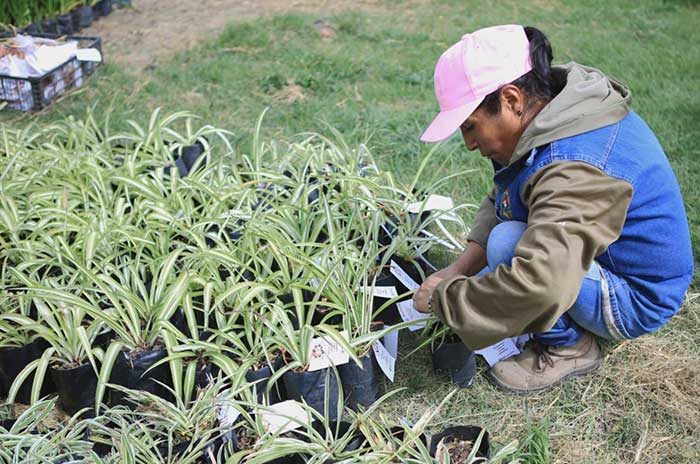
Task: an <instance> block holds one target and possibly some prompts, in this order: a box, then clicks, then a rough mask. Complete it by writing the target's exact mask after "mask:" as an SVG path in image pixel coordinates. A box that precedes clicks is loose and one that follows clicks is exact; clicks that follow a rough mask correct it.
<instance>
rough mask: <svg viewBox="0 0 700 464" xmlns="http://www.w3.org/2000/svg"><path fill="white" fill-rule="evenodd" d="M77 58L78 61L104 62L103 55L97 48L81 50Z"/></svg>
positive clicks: (78, 51)
mask: <svg viewBox="0 0 700 464" xmlns="http://www.w3.org/2000/svg"><path fill="white" fill-rule="evenodd" d="M75 56H76V57H77V58H78V61H95V62H98V63H100V62H102V54H101V53H100V51H99V50H98V49H96V48H79V49H78V50H77V51H76V53H75Z"/></svg>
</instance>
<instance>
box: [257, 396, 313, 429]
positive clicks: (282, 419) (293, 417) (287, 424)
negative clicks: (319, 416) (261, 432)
mask: <svg viewBox="0 0 700 464" xmlns="http://www.w3.org/2000/svg"><path fill="white" fill-rule="evenodd" d="M262 422H263V425H264V426H265V430H267V431H268V432H269V433H272V434H280V435H281V434H283V433H287V432H290V431H292V430H295V429H298V428H299V427H301V426H302V425H303V424H305V423H307V422H308V416H307V414H306V411H305V410H304V408H303V407H302V405H301V404H300V403H298V402H297V401H294V400H287V401H282V402H281V403H277V404H273V405H272V406H270V407H269V409H268V410H267V411H263V412H262Z"/></svg>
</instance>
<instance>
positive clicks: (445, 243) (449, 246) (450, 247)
mask: <svg viewBox="0 0 700 464" xmlns="http://www.w3.org/2000/svg"><path fill="white" fill-rule="evenodd" d="M420 232H421V234H423V235H425V236H426V237H430V238H432V239H433V240H434V241H435V243H437V244H439V245H442V246H444V247H445V248H447V249H448V250H454V249H455V248H457V247H455V246H454V245H453V244H451V243H450V242H448V241H447V240H443V239H441V238H440V237H438V236H437V235H435V234H431V233H430V232H428V231H427V230H421V231H420Z"/></svg>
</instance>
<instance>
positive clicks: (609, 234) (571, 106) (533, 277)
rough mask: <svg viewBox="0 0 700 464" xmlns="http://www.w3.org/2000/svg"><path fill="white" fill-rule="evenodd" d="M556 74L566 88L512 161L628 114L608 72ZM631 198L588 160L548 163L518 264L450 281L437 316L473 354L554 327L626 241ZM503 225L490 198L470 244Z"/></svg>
mask: <svg viewBox="0 0 700 464" xmlns="http://www.w3.org/2000/svg"><path fill="white" fill-rule="evenodd" d="M552 72H553V75H554V76H555V78H558V79H562V80H564V79H565V80H566V84H565V85H564V87H563V89H562V90H561V92H560V93H559V94H558V95H557V96H556V97H555V98H554V99H553V100H552V101H551V102H550V103H549V104H548V105H547V106H545V107H544V108H543V109H542V110H541V111H540V113H539V114H538V115H537V116H536V117H535V118H534V119H533V120H532V122H531V123H530V125H529V126H528V127H527V128H526V129H525V131H524V132H523V134H522V136H521V138H520V140H519V141H518V144H517V146H516V148H515V151H514V153H513V156H512V158H511V161H510V164H513V163H515V162H516V161H518V160H519V159H521V158H522V157H524V156H528V155H529V153H530V152H531V150H532V149H533V148H536V147H539V146H542V145H546V144H548V143H551V142H553V141H555V140H559V139H563V138H566V137H571V136H574V135H578V134H582V133H584V132H588V131H591V130H594V129H598V128H600V127H604V126H607V125H610V124H614V123H616V122H618V121H620V120H621V119H623V118H624V117H625V116H626V115H627V113H628V112H629V106H628V105H629V102H630V97H631V95H630V91H629V89H628V88H627V87H626V86H624V85H623V84H622V83H619V82H617V81H615V80H613V79H611V78H609V77H606V76H605V75H604V74H603V73H602V72H600V71H598V70H596V69H593V68H588V67H585V66H582V65H579V64H576V63H568V64H566V65H563V66H556V67H553V68H552ZM632 194H633V188H632V185H631V184H629V183H628V182H625V181H622V180H620V179H616V178H613V177H610V176H608V175H607V174H605V173H604V172H602V171H601V170H599V169H597V168H595V167H593V166H591V165H589V164H587V163H583V162H579V161H558V162H554V163H552V164H550V165H548V166H545V167H544V168H542V169H541V170H540V171H538V172H537V173H536V174H535V175H534V176H532V177H531V178H530V179H529V180H528V182H527V183H526V185H525V187H524V189H523V191H522V194H521V196H522V201H523V204H525V205H527V207H528V211H529V215H528V227H527V229H526V231H525V233H524V234H523V236H522V238H521V240H520V241H519V242H518V244H517V246H516V249H515V257H514V259H513V261H512V263H510V265H506V264H502V265H500V266H498V268H496V269H495V271H494V272H490V273H488V274H486V275H484V276H481V277H476V276H473V277H468V276H456V277H452V278H448V279H445V280H444V281H442V282H441V283H440V284H439V285H438V286H437V288H436V289H435V291H434V293H433V296H432V307H433V311H434V312H435V314H436V315H437V316H438V317H439V318H440V319H442V320H443V321H444V322H445V323H446V324H447V325H448V326H450V327H451V328H452V329H453V330H454V331H455V332H456V333H457V334H458V335H459V336H460V337H461V338H462V340H463V341H464V343H465V344H466V345H467V346H468V347H469V348H471V349H472V350H477V349H480V348H483V347H485V346H489V345H492V344H494V343H496V342H498V341H500V340H502V339H504V338H506V337H511V336H515V335H520V334H523V333H537V332H545V331H547V330H549V329H550V328H551V327H552V326H553V325H554V323H555V322H556V321H557V319H558V318H559V317H560V316H561V315H562V314H563V313H564V312H566V311H567V310H568V309H569V308H570V307H571V306H572V305H573V303H574V302H575V301H576V298H577V296H578V293H579V290H580V288H581V284H582V283H583V279H584V277H585V275H586V272H587V271H588V269H589V268H590V266H591V264H592V262H593V260H594V258H595V257H596V256H598V255H600V254H601V253H603V252H604V251H605V250H606V248H607V247H608V245H610V244H611V243H613V242H614V241H615V240H617V238H618V237H619V235H620V233H621V231H622V227H623V225H624V222H625V217H626V215H627V208H628V207H629V204H630V202H631V200H632ZM498 222H499V220H498V219H497V217H496V209H495V205H494V195H493V192H492V193H491V194H490V195H489V196H488V197H487V198H486V199H484V201H483V202H482V204H481V207H480V209H479V212H478V213H477V216H476V220H475V224H474V227H473V228H472V231H471V233H470V235H469V237H468V238H469V240H471V241H474V242H477V243H479V244H480V245H482V246H483V247H486V244H487V240H488V235H489V233H490V231H491V229H493V227H495V226H496V224H498Z"/></svg>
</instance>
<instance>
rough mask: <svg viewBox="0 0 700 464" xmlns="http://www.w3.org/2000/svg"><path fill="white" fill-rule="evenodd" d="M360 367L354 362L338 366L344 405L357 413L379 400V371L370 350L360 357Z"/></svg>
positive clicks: (380, 373) (372, 352)
mask: <svg viewBox="0 0 700 464" xmlns="http://www.w3.org/2000/svg"><path fill="white" fill-rule="evenodd" d="M360 361H362V366H358V365H357V364H356V363H355V362H354V361H352V360H351V361H350V362H349V363H347V364H343V365H341V366H338V373H339V374H340V380H341V383H342V385H343V396H344V398H345V405H346V406H347V407H349V408H350V409H352V410H354V411H357V410H359V409H361V408H363V409H367V408H368V407H370V406H371V405H372V404H374V402H375V401H377V399H378V398H379V395H380V393H381V375H382V372H381V369H380V368H379V364H377V360H376V358H375V357H374V351H372V350H370V351H369V352H368V353H367V354H366V355H364V356H361V357H360Z"/></svg>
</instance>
